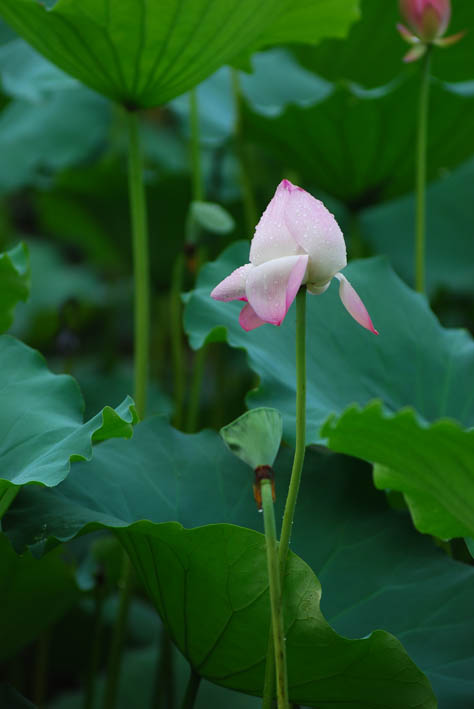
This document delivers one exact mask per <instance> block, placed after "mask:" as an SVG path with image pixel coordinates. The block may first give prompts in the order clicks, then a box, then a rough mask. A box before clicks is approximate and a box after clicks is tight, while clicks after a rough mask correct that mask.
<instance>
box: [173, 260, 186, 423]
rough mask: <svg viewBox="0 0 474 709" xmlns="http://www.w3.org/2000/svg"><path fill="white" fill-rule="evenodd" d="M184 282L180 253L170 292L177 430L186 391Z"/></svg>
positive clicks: (180, 421) (181, 421) (175, 265)
mask: <svg viewBox="0 0 474 709" xmlns="http://www.w3.org/2000/svg"><path fill="white" fill-rule="evenodd" d="M183 282H184V254H183V252H181V253H179V254H178V255H177V257H176V261H175V262H174V266H173V273H172V275H171V292H170V320H171V323H170V328H171V358H172V361H173V394H174V397H173V398H174V418H173V424H174V425H175V426H176V428H181V427H182V425H183V406H184V390H185V383H186V382H185V372H184V343H183V328H182V324H181V312H182V308H181V291H182V290H183Z"/></svg>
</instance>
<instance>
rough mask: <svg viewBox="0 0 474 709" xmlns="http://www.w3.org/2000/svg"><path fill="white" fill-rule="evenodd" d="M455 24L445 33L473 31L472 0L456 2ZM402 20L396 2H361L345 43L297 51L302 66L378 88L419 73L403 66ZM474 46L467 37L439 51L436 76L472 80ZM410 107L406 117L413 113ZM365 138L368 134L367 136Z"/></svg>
mask: <svg viewBox="0 0 474 709" xmlns="http://www.w3.org/2000/svg"><path fill="white" fill-rule="evenodd" d="M452 5H453V14H452V22H451V24H450V26H449V30H448V33H447V34H454V33H455V32H460V31H463V30H467V31H468V33H469V32H470V31H471V30H472V28H473V27H474V6H473V5H472V3H470V2H466V1H464V2H463V1H462V0H461V1H459V0H457V2H453V3H452ZM397 22H400V14H399V11H398V3H397V2H384V3H381V2H380V1H379V0H361V19H360V21H359V22H357V23H355V24H354V25H353V27H352V29H351V32H350V34H349V36H348V38H347V39H346V40H345V41H341V40H337V39H333V40H328V41H326V42H324V44H322V45H320V46H319V47H316V48H310V47H301V48H298V49H297V54H298V58H299V59H300V60H301V61H302V63H303V64H304V65H305V66H307V67H308V68H309V69H311V70H312V71H315V72H316V73H317V74H320V75H321V76H324V77H325V78H327V79H329V80H330V81H338V80H340V79H348V80H349V81H355V82H357V83H359V84H362V85H363V86H366V87H369V88H374V87H377V86H382V85H383V84H386V83H388V82H389V81H391V80H392V79H393V78H394V77H395V76H397V75H399V74H402V73H410V72H412V73H417V69H418V65H417V64H414V65H413V66H412V67H411V68H410V67H407V66H406V65H404V64H403V62H402V57H403V55H404V54H406V51H407V45H406V44H405V42H404V41H403V40H402V39H401V37H400V35H399V33H398V32H397V30H396V24H397ZM473 67H474V44H473V42H472V40H471V39H470V38H469V35H467V36H466V37H465V38H464V39H463V40H462V41H461V42H459V43H458V44H455V45H454V46H453V47H450V48H449V51H448V50H442V49H440V50H437V51H435V52H434V56H433V73H434V75H435V76H436V77H437V78H439V79H443V80H444V81H468V80H471V79H473V78H474V72H473ZM410 112H413V111H410V109H407V113H410ZM365 137H366V136H365V135H364V138H365Z"/></svg>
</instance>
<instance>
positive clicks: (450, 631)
mask: <svg viewBox="0 0 474 709" xmlns="http://www.w3.org/2000/svg"><path fill="white" fill-rule="evenodd" d="M290 467H291V454H290V452H287V451H282V453H281V455H280V458H279V459H278V460H277V464H276V468H275V469H276V481H277V483H276V484H277V505H278V509H277V518H280V517H281V509H282V505H283V502H284V492H285V489H286V485H287V482H288V472H289V469H290ZM251 478H252V475H251V473H250V472H249V470H248V468H247V467H246V466H245V465H244V464H243V463H241V462H240V461H239V460H238V459H237V458H235V457H234V456H232V455H231V454H230V453H229V452H228V451H227V450H226V448H225V446H224V444H223V442H222V441H221V440H220V439H219V437H218V436H217V434H214V433H211V432H203V433H200V434H198V435H193V436H189V435H185V434H182V433H180V432H177V431H175V430H173V429H172V428H170V427H169V425H168V424H167V423H166V422H165V421H164V420H160V419H150V420H148V421H146V422H144V423H142V424H140V425H139V426H138V427H137V429H136V432H135V436H134V438H133V440H132V441H131V442H124V441H119V440H117V441H108V442H106V443H104V444H103V445H102V446H100V448H99V449H98V450H97V451H96V453H95V455H94V458H93V461H92V462H91V463H90V464H75V465H74V467H73V470H72V472H71V474H70V475H69V476H68V478H67V479H66V480H65V481H64V482H63V483H61V485H59V486H57V487H56V488H54V489H52V490H50V491H45V490H44V489H42V488H38V487H28V488H24V489H23V490H22V492H21V494H20V496H19V498H17V502H16V503H15V505H14V507H13V508H12V509H11V510H10V512H9V513H7V515H6V518H5V527H6V529H7V532H8V534H9V536H11V538H12V540H14V542H15V544H16V546H17V547H18V548H20V547H22V546H23V545H24V544H25V543H32V544H33V545H34V546H35V548H36V549H37V550H38V551H39V549H40V547H43V548H44V547H46V548H48V547H49V546H50V545H51V541H52V539H54V538H56V539H59V540H67V539H70V538H71V537H72V536H74V535H76V534H79V533H80V532H81V531H82V530H85V531H87V530H93V529H96V528H97V527H99V526H107V527H111V528H114V529H116V530H117V531H118V533H119V535H120V537H121V538H122V539H123V541H124V542H125V544H126V545H127V547H128V548H129V550H130V553H131V554H132V557H133V558H134V560H135V562H136V563H137V569H138V571H139V573H140V574H141V575H142V577H143V578H144V579H145V580H146V582H147V585H148V588H149V591H150V594H151V596H152V598H154V599H155V600H156V601H157V603H158V606H159V608H160V609H161V612H162V613H163V615H164V616H165V620H167V622H168V623H169V625H170V626H171V627H172V628H173V632H174V633H175V638H176V640H177V642H178V644H180V646H181V647H182V646H183V643H184V644H185V642H186V641H184V640H183V638H184V633H185V628H188V630H189V633H188V635H187V638H188V639H187V643H188V646H189V647H188V652H189V653H190V654H191V653H192V657H193V659H194V660H195V661H196V662H197V660H198V656H199V657H200V659H201V660H202V653H203V652H204V648H205V647H209V646H208V645H206V643H208V642H209V635H210V634H211V633H212V632H214V633H215V634H214V636H213V637H214V639H216V634H217V633H218V632H219V627H220V628H221V630H223V634H222V640H221V643H218V644H217V645H216V654H215V656H214V655H212V653H211V655H210V658H211V659H212V658H213V661H214V660H215V663H217V660H218V657H219V655H218V654H217V650H221V651H222V652H221V654H220V657H221V660H222V661H223V662H224V661H226V657H227V658H228V661H229V663H230V664H231V665H232V666H234V665H235V664H236V662H237V660H239V656H238V648H239V647H241V645H240V643H242V647H245V653H246V657H247V659H248V664H249V665H250V664H251V662H252V657H250V656H249V655H248V648H249V647H253V646H254V645H255V660H256V659H258V658H257V650H258V651H259V652H260V651H261V658H260V659H262V658H263V655H264V652H265V649H264V644H265V643H264V642H263V644H262V637H261V632H263V631H261V632H257V631H259V628H261V626H260V622H261V621H257V620H256V621H255V624H254V630H255V633H256V636H255V637H254V636H253V635H252V642H248V638H245V639H243V636H242V635H241V633H243V632H244V629H240V628H239V624H238V623H237V620H238V618H239V616H240V617H241V618H243V617H244V616H246V613H251V612H252V606H251V605H249V606H248V608H247V609H245V608H244V606H246V603H245V602H244V601H243V600H242V602H241V603H240V605H239V606H237V603H235V604H234V607H236V608H237V607H240V608H241V611H240V612H239V613H237V614H236V616H235V618H233V619H230V618H229V606H226V604H227V603H228V600H226V599H227V595H226V594H225V593H222V594H221V595H219V596H218V597H217V598H215V597H214V595H212V594H213V593H214V591H212V589H210V588H209V586H208V584H209V578H210V577H213V578H214V580H215V583H216V586H215V587H214V586H213V588H217V587H219V584H222V583H223V579H225V576H226V573H227V572H226V569H227V562H228V561H229V560H231V556H230V555H231V553H232V551H234V552H236V549H238V547H239V543H240V542H239V538H238V537H239V534H240V532H235V530H236V527H233V526H232V527H229V526H227V525H217V526H205V527H201V526H199V529H192V530H188V531H186V530H183V529H182V528H181V527H180V525H178V524H176V523H174V524H172V523H171V524H170V523H169V521H170V520H178V521H180V522H182V523H183V524H184V525H185V526H186V527H190V528H194V527H195V526H198V525H203V524H211V525H213V524H215V523H217V522H227V523H228V522H230V523H232V524H234V523H239V524H245V525H247V526H248V527H253V528H256V529H260V528H261V517H260V516H259V515H258V514H257V511H256V508H255V503H254V501H253V496H252V491H251V483H252V479H251ZM143 520H150V521H148V522H146V521H143ZM163 522H164V523H165V524H161V523H163ZM153 523H154V524H153ZM213 530H214V532H213ZM243 531H244V533H245V535H246V537H248V538H246V541H247V542H249V541H250V542H252V544H254V543H255V541H256V542H257V546H258V543H259V541H258V540H260V539H261V538H260V537H259V536H258V535H257V536H255V537H254V536H252V534H254V533H251V532H250V531H245V530H243ZM234 534H236V535H237V536H235V537H234V547H232V538H233V536H232V535H234ZM227 535H230V537H228V542H229V544H228V545H227V546H226V550H225V553H224V551H223V550H222V549H221V550H219V549H218V546H219V544H220V542H223V540H224V539H225V538H227ZM204 536H205V537H206V543H204V542H203V537H204ZM48 539H49V540H50V541H49V542H48V541H47V540H48ZM195 540H196V541H195ZM201 542H202V543H201ZM293 548H294V549H295V551H297V552H298V553H300V554H301V556H302V557H303V558H304V559H305V560H306V561H307V562H309V563H310V564H311V566H312V567H313V569H314V570H315V571H316V572H317V573H318V574H319V575H320V578H321V580H322V586H323V597H322V607H323V609H324V612H325V615H326V617H327V618H328V619H329V620H330V622H331V623H333V622H334V623H335V625H336V627H337V630H338V632H340V633H343V634H346V635H348V636H349V637H360V636H366V635H369V634H370V633H371V632H372V631H373V629H374V627H380V628H384V629H386V630H388V631H390V632H392V633H394V634H395V635H399V636H400V637H401V638H402V639H403V643H404V645H405V646H406V647H407V649H408V651H409V653H410V655H411V656H412V657H413V658H414V659H415V661H416V662H417V663H418V664H419V665H420V666H421V668H422V669H424V670H426V671H427V672H428V674H429V677H430V680H431V681H432V683H433V685H434V688H435V692H436V694H437V697H438V699H439V706H440V708H441V709H465V706H466V702H468V701H469V697H470V696H471V695H472V691H473V689H474V686H473V679H472V678H473V676H474V672H473V660H472V657H471V655H472V653H471V638H472V633H473V632H474V620H473V619H472V614H471V612H470V609H471V603H472V601H471V599H472V593H473V589H474V570H473V569H472V568H470V567H468V566H465V565H463V564H458V563H456V562H453V561H452V560H450V559H449V558H448V557H446V556H445V555H444V554H443V553H442V552H440V551H439V550H438V549H436V548H435V547H434V545H433V544H432V543H431V541H430V540H429V539H427V538H423V537H421V536H420V535H417V534H416V533H415V532H414V531H413V530H412V529H411V528H410V526H409V525H407V524H406V520H405V519H404V518H403V517H400V515H398V514H397V513H395V512H393V511H392V510H390V509H388V508H387V506H386V503H385V498H384V495H383V494H381V493H379V492H377V491H375V490H374V489H373V488H372V486H371V482H370V478H369V471H368V470H365V469H362V467H361V464H359V463H357V462H356V461H354V460H352V461H350V460H347V459H343V458H340V457H337V456H332V455H331V456H328V455H321V454H317V453H315V452H312V451H309V452H308V453H307V461H306V466H305V470H304V475H303V483H302V490H301V495H300V500H299V503H298V510H297V517H296V522H295V528H294V534H293ZM213 551H214V554H213V553H212V552H213ZM242 552H243V556H242V558H241V559H240V565H239V562H238V561H237V560H236V562H235V564H234V566H233V567H232V568H233V576H232V584H231V586H230V588H231V589H233V590H235V594H234V595H233V597H232V599H231V600H234V601H236V598H237V595H238V594H240V593H243V592H244V591H245V592H246V593H247V594H248V596H247V602H248V603H250V601H251V600H252V598H254V597H255V596H256V594H257V593H258V588H261V590H262V591H263V586H259V584H261V580H260V565H259V564H258V563H257V564H256V565H253V563H254V561H255V559H254V557H253V556H252V554H251V552H250V551H249V545H248V543H246V544H245V545H244V548H243V550H242ZM176 554H177V555H178V556H176ZM186 556H189V559H190V567H189V575H188V579H189V584H190V586H189V590H190V593H189V594H188V596H187V599H188V600H187V601H186V604H185V605H186V608H187V609H188V616H187V618H188V620H189V624H188V623H187V622H186V623H184V624H183V596H182V595H180V593H181V594H182V591H183V587H182V585H180V584H181V581H180V579H181V580H182V578H183V576H182V573H183V572H182V568H181V566H180V563H179V559H181V560H182V559H183V557H186ZM245 558H246V559H247V562H248V566H246V565H245V564H244V559H245ZM198 559H201V560H202V564H205V565H206V571H205V573H204V572H201V571H199V569H200V566H199V568H198V567H197V566H196V564H197V562H198ZM252 560H253V561H252ZM298 563H299V562H298ZM301 568H302V567H301ZM171 569H174V571H173V573H171ZM238 570H240V571H241V572H242V574H241V575H239V574H238V573H237V571H238ZM162 575H165V576H166V583H163V580H164V577H162ZM249 576H250V577H251V580H249ZM303 576H304V573H303ZM196 577H197V578H198V579H199V584H200V589H201V590H200V591H199V593H198V592H197V591H196V592H195V591H194V585H195V583H196ZM170 579H175V581H174V582H173V581H171V585H170V586H168V584H170ZM206 579H207V580H206ZM160 582H161V584H160ZM220 587H221V588H222V586H220ZM314 590H315V591H316V587H314ZM206 593H207V595H206ZM259 603H260V604H261V607H262V608H264V607H265V601H264V600H260V601H258V600H257V601H256V605H257V606H258V605H259ZM195 604H196V605H195ZM197 604H199V617H200V619H201V620H202V617H203V614H205V617H206V623H205V624H204V625H205V626H206V627H205V628H204V629H203V630H202V635H200V633H199V631H198V628H197V623H196V614H197V613H198V610H197ZM214 607H216V615H214V612H213V611H214ZM223 608H224V610H225V609H226V610H227V615H226V619H229V625H228V626H227V628H226V629H223V628H222V626H219V624H218V616H217V610H219V613H221V612H222V610H223ZM203 609H205V612H204V611H203ZM222 617H223V616H221V618H222ZM249 617H250V616H249ZM314 617H315V618H318V617H319V616H318V615H317V614H316V613H315V615H314ZM252 622H253V621H252ZM201 625H202V623H201ZM249 625H252V624H249V623H245V627H246V628H247V630H248V632H249V633H251V632H252V627H249ZM218 626H219V627H218ZM304 628H305V625H304V624H302V625H301V626H300V628H299V629H297V627H296V626H295V627H294V628H293V630H292V633H294V634H293V636H292V642H293V640H294V639H295V634H299V633H300V632H303V631H304ZM325 632H326V631H325ZM208 634H209V635H208ZM263 634H264V633H263ZM298 637H300V636H298ZM206 638H207V639H206ZM231 639H235V640H236V643H235V644H232V648H230V649H229V646H228V645H227V643H231ZM309 639H310V642H311V636H309ZM201 643H202V644H201ZM226 647H227V648H228V649H227V650H226ZM292 647H293V645H292ZM427 648H430V651H429V653H427ZM313 651H314V646H313V650H309V649H308V648H307V647H306V643H303V646H302V647H300V649H299V650H296V649H295V650H294V653H295V655H294V658H295V659H294V661H295V662H296V660H297V659H298V663H301V669H302V670H303V669H304V667H305V659H304V657H302V658H300V655H299V653H300V652H302V653H304V655H308V656H309V657H313V655H312V654H310V653H312V652H313ZM292 652H293V651H292ZM211 659H209V661H208V663H207V665H206V666H205V668H206V673H208V676H213V677H214V678H216V677H217V675H218V676H219V677H221V678H222V674H223V671H222V668H221V667H220V668H219V667H218V666H217V664H214V665H213V664H212V662H211ZM291 661H293V660H291ZM326 661H327V658H326V660H324V661H322V660H321V662H320V661H319V658H318V662H316V666H317V667H320V668H323V667H325V664H324V663H325V662H326ZM237 664H238V663H237ZM292 671H296V670H294V668H293V669H292ZM313 671H314V667H313V669H312V670H311V672H313ZM244 675H245V673H244ZM244 675H242V676H244ZM246 676H247V678H249V677H250V674H249V673H247V675H246ZM231 681H232V682H234V681H235V682H237V681H238V678H235V677H234V678H233V679H232V680H231V679H229V681H228V683H229V684H230V683H231ZM249 686H250V685H249V684H248V685H247V687H249ZM405 705H409V702H408V701H402V702H400V703H399V705H398V706H405ZM356 706H357V705H356ZM365 706H371V704H370V702H368V703H367V704H365ZM389 706H390V704H389ZM395 706H396V704H395Z"/></svg>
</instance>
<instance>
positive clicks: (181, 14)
mask: <svg viewBox="0 0 474 709" xmlns="http://www.w3.org/2000/svg"><path fill="white" fill-rule="evenodd" d="M357 5H358V2H357V0H338V1H337V3H335V2H334V0H330V1H329V0H312V2H308V0H292V2H289V0H181V1H180V0H160V1H159V2H158V1H157V0H155V2H153V3H150V2H147V1H146V0H142V1H141V2H137V0H121V2H120V3H110V2H109V1H108V0H84V1H83V2H81V3H77V2H76V1H75V0H59V1H58V2H57V3H56V4H54V6H53V7H52V8H49V9H46V8H45V7H43V6H42V5H40V4H39V3H38V2H37V0H1V1H0V13H1V14H2V16H3V17H4V18H5V20H6V21H7V22H8V23H10V24H11V25H12V27H13V28H14V29H15V30H16V31H17V32H19V34H21V35H22V36H23V37H25V39H27V40H28V41H29V42H30V43H31V44H32V45H33V46H34V47H35V48H36V49H37V50H38V51H40V52H41V53H42V54H44V56H45V57H47V59H49V60H50V61H52V62H54V63H55V64H57V65H58V66H59V67H61V69H64V70H65V71H66V72H68V73H69V74H71V75H72V76H75V77H77V78H78V79H80V80H81V81H82V82H83V83H85V84H87V85H88V86H90V87H92V88H94V89H96V90H97V91H99V92H101V93H103V94H105V95H106V96H109V97H110V98H113V99H115V100H117V101H120V102H122V103H124V104H126V105H133V106H143V107H145V106H156V105H159V104H162V103H165V102H166V101H168V100H170V99H171V98H174V97H175V96H178V95H179V94H181V93H183V92H184V91H186V90H187V89H189V88H191V87H192V86H195V85H196V84H198V83H199V82H200V81H202V80H203V79H204V78H205V77H206V76H208V75H209V74H211V73H212V72H213V71H215V70H216V69H218V68H219V67H220V66H222V65H223V64H226V63H228V62H229V61H231V60H232V59H233V58H235V57H236V56H237V55H240V54H241V53H244V52H247V51H250V50H254V49H257V48H258V47H259V46H263V45H268V44H269V43H273V42H291V41H303V42H306V41H309V42H312V43H315V42H317V41H318V40H320V39H321V37H322V36H324V35H326V36H327V35H331V36H341V35H343V34H344V33H345V32H346V31H347V29H348V27H349V25H350V23H351V22H352V21H353V20H354V19H355V18H356V17H357Z"/></svg>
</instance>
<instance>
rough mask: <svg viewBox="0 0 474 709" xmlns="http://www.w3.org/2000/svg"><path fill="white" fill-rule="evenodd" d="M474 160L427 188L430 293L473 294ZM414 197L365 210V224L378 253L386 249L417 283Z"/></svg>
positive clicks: (403, 272) (366, 235)
mask: <svg viewBox="0 0 474 709" xmlns="http://www.w3.org/2000/svg"><path fill="white" fill-rule="evenodd" d="M473 180H474V161H472V160H470V161H469V162H468V163H467V164H465V165H463V166H461V167H460V168H458V169H457V170H456V171H455V172H453V173H452V174H448V175H445V176H444V177H443V178H442V179H441V180H439V181H437V182H435V183H433V184H432V185H430V187H429V188H428V190H427V195H426V198H427V210H426V219H427V236H426V282H427V290H428V293H431V294H432V293H434V292H435V291H436V290H437V289H439V288H445V289H447V290H450V291H455V292H457V293H461V294H462V293H464V294H466V293H468V294H472V291H473V289H474V278H473V268H472V264H473V263H474V239H473V238H472V225H473V224H474V200H473V199H472V189H471V186H472V184H473ZM414 225H415V200H414V198H413V197H412V196H410V197H402V198H400V199H396V200H393V201H391V202H387V203H386V204H382V205H377V206H374V207H372V208H370V209H366V210H364V211H363V212H361V214H360V228H361V233H362V234H363V237H364V239H366V240H367V241H368V242H369V243H370V244H371V246H372V247H373V248H374V249H375V250H376V251H377V253H384V254H387V255H388V256H389V258H390V262H391V264H392V265H393V267H394V268H395V270H396V271H397V272H398V273H399V274H400V275H401V276H402V277H403V278H404V279H405V280H406V281H407V282H408V283H413V282H414V278H415V274H414V241H415V234H414V232H415V227H414Z"/></svg>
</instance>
